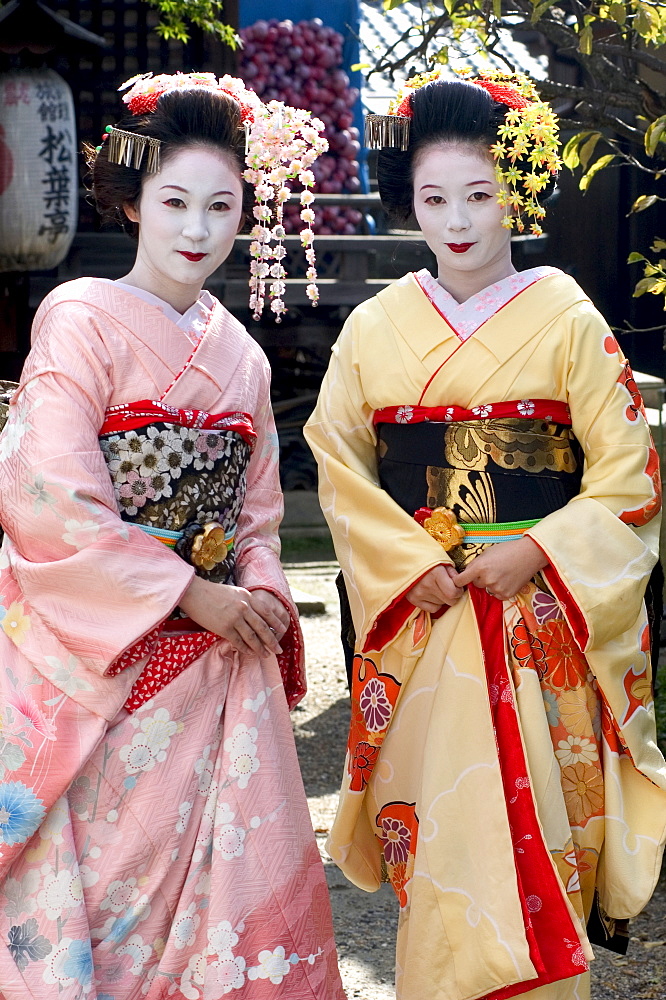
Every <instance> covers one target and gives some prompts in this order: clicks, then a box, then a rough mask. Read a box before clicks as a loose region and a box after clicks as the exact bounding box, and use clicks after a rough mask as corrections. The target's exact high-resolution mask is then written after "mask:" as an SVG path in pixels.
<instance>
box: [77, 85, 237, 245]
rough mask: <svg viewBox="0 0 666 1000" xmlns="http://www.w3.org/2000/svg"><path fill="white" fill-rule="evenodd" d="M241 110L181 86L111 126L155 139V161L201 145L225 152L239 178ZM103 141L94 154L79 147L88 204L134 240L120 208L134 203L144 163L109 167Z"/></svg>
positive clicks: (216, 95) (218, 96) (213, 94)
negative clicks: (83, 157)
mask: <svg viewBox="0 0 666 1000" xmlns="http://www.w3.org/2000/svg"><path fill="white" fill-rule="evenodd" d="M240 116H241V111H240V106H239V105H238V104H237V102H236V101H235V100H234V99H233V98H232V97H230V96H229V95H228V94H225V93H223V92H222V93H221V92H220V91H212V90H209V89H207V88H206V87H202V86H194V87H187V88H185V87H182V88H176V89H174V90H168V91H166V92H165V93H164V94H161V95H160V97H159V98H158V101H157V106H156V108H155V110H154V111H151V112H149V113H147V114H143V115H132V114H129V115H126V116H125V117H124V118H122V119H121V120H120V121H119V122H118V123H117V128H120V129H124V130H125V131H126V132H134V133H136V135H146V136H150V137H151V138H152V139H159V140H160V141H161V143H162V146H161V148H160V162H161V163H164V162H165V161H166V160H167V159H168V158H169V157H170V156H173V155H174V154H175V153H177V152H179V151H180V150H181V149H185V148H187V147H190V146H205V147H208V148H211V149H217V150H220V151H221V152H223V153H225V154H227V155H228V156H229V157H230V158H231V160H232V161H233V163H234V164H235V165H236V166H237V167H238V171H239V174H240V175H241V179H242V174H243V171H244V169H245V130H244V128H243V126H242V124H241V117H240ZM108 146H109V144H108V141H107V142H103V143H102V148H101V149H100V151H99V153H97V152H96V151H95V148H94V147H93V146H87V147H86V148H85V153H86V158H87V161H88V166H89V169H90V174H91V185H90V192H91V194H92V200H93V202H94V204H95V206H96V208H97V211H98V212H99V214H100V216H101V218H102V221H103V222H117V223H119V225H121V226H122V227H123V228H124V229H125V230H126V232H128V233H129V234H130V236H132V237H133V238H134V239H136V238H137V237H138V233H139V226H138V224H137V223H136V222H132V221H131V220H130V219H128V218H127V216H126V215H125V212H124V211H123V205H125V204H129V205H136V204H137V202H138V200H139V196H140V194H141V184H142V181H143V178H144V177H145V175H146V165H147V162H148V156H147V153H146V154H144V157H143V160H142V163H141V167H140V169H139V170H135V169H134V168H133V167H125V166H121V165H119V164H117V163H109V149H108ZM241 182H242V185H243V212H244V213H245V214H246V215H247V214H248V213H249V212H251V210H252V204H253V200H254V192H253V190H252V188H251V187H250V185H249V184H247V182H246V181H244V180H241Z"/></svg>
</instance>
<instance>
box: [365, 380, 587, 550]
mask: <svg viewBox="0 0 666 1000" xmlns="http://www.w3.org/2000/svg"><path fill="white" fill-rule="evenodd" d="M375 425H376V429H377V436H378V445H377V446H378V470H379V482H380V485H381V487H382V489H384V490H386V492H387V493H388V494H389V495H390V496H391V497H392V498H393V500H395V502H396V503H398V504H399V505H400V506H401V507H402V508H403V510H405V511H407V512H408V513H410V514H412V515H415V514H416V515H417V520H419V521H420V522H421V523H424V521H423V517H422V514H421V512H422V511H423V509H424V508H426V509H427V508H430V509H431V510H432V509H437V508H445V511H446V512H451V515H450V516H451V520H452V522H453V524H454V525H455V522H456V521H457V522H458V523H459V524H460V526H461V528H463V529H464V527H465V525H466V524H470V525H477V524H484V525H488V526H492V525H498V524H502V525H503V524H505V523H509V522H514V523H515V522H525V521H527V519H531V520H538V519H540V518H542V517H545V516H546V515H547V514H550V513H552V511H554V510H558V509H559V508H560V507H563V506H564V505H565V504H567V503H568V502H569V500H571V499H572V498H573V497H575V496H576V495H577V494H578V493H579V491H580V484H581V478H582V473H583V453H582V449H581V447H580V445H579V444H578V441H577V440H576V438H575V437H574V434H573V431H572V428H571V417H570V415H569V411H568V408H567V407H566V406H565V405H564V404H563V403H558V402H554V401H552V400H516V401H511V402H507V403H489V404H487V405H485V406H478V407H475V408H474V409H473V410H465V409H463V408H462V407H457V406H442V407H422V406H401V407H390V408H388V407H387V408H385V409H383V410H378V411H376V413H375ZM426 513H427V511H426ZM426 527H427V525H426ZM428 530H430V528H428ZM431 533H432V532H431ZM461 534H462V532H461ZM501 540H502V539H501V538H497V541H501ZM453 544H454V546H455V547H453V548H452V551H451V556H452V558H453V559H454V561H455V562H456V564H457V565H458V566H459V567H460V566H464V565H465V564H466V563H467V562H469V560H470V559H471V558H472V557H473V556H474V555H476V554H477V553H478V552H479V551H480V550H481V549H482V548H483V547H485V545H486V544H488V542H487V541H486V542H480V541H475V540H474V538H473V536H472V534H471V529H470V535H469V536H468V537H467V538H466V539H465V541H464V542H463V543H462V544H456V543H455V542H454V543H453Z"/></svg>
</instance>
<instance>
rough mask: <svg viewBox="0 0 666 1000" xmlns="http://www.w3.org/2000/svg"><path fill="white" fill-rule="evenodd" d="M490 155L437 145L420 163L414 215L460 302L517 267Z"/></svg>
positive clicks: (443, 279)
mask: <svg viewBox="0 0 666 1000" xmlns="http://www.w3.org/2000/svg"><path fill="white" fill-rule="evenodd" d="M498 191H499V184H498V182H497V178H496V177H495V167H494V165H493V162H492V160H491V159H490V156H485V155H484V154H483V152H482V151H481V150H479V149H477V148H475V147H474V146H472V145H464V144H453V143H448V144H446V145H440V146H431V147H428V148H426V149H425V150H424V151H423V152H422V153H421V155H420V156H419V157H418V159H417V161H416V164H415V168H414V214H415V215H416V219H417V221H418V223H419V227H420V229H421V231H422V233H423V236H424V238H425V241H426V243H427V244H428V246H429V247H430V249H431V250H432V252H433V253H434V254H435V256H436V258H437V264H438V267H439V273H438V281H439V283H440V284H441V285H443V286H444V288H446V290H447V291H448V292H450V293H451V295H453V296H454V298H456V299H457V300H458V301H459V302H462V301H464V300H465V299H466V298H469V296H470V295H474V294H476V292H479V291H481V290H482V289H484V288H487V287H488V285H492V284H493V283H494V282H496V281H500V280H501V279H502V278H505V277H507V276H508V275H509V274H513V273H514V272H515V268H514V267H513V264H512V263H511V243H510V238H511V234H510V232H509V230H508V229H505V228H504V227H503V226H502V219H503V218H504V212H505V210H504V208H502V207H501V206H500V205H499V204H498V202H497V194H498Z"/></svg>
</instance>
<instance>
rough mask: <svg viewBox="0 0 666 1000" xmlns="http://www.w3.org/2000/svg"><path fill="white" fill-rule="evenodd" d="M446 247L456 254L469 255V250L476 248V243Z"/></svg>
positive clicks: (448, 245) (449, 244)
mask: <svg viewBox="0 0 666 1000" xmlns="http://www.w3.org/2000/svg"><path fill="white" fill-rule="evenodd" d="M446 245H447V247H448V248H449V250H453V252H454V253H467V251H468V250H469V248H470V247H473V246H474V243H447V244H446Z"/></svg>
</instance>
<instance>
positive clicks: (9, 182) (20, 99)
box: [0, 69, 78, 271]
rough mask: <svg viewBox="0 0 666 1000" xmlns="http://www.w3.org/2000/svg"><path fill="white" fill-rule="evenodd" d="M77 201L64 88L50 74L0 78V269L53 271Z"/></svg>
mask: <svg viewBox="0 0 666 1000" xmlns="http://www.w3.org/2000/svg"><path fill="white" fill-rule="evenodd" d="M77 201H78V170H77V153H76V124H75V118H74V103H73V100H72V92H71V90H70V89H69V87H68V86H67V84H66V83H65V81H64V80H63V79H62V77H60V76H58V74H57V73H55V72H54V71H53V70H50V69H38V70H26V69H22V70H15V71H13V72H10V73H0V271H41V270H47V269H48V268H52V267H57V265H58V264H59V263H60V262H61V261H62V260H63V259H64V258H65V257H66V255H67V251H68V250H69V248H70V245H71V243H72V240H73V238H74V233H75V232H76V222H77V210H78V204H77Z"/></svg>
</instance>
